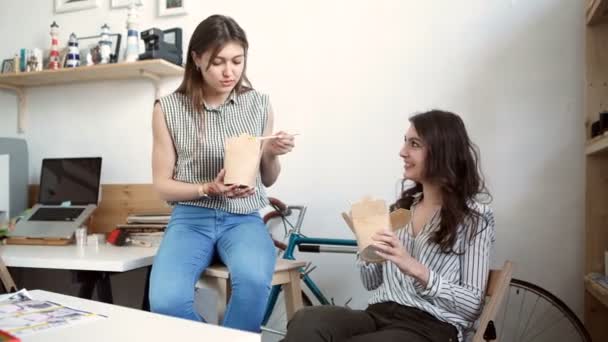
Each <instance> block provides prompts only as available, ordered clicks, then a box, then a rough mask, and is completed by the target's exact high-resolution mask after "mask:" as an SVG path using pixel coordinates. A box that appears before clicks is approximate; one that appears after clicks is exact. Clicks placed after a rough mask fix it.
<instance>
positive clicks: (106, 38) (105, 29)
mask: <svg viewBox="0 0 608 342" xmlns="http://www.w3.org/2000/svg"><path fill="white" fill-rule="evenodd" d="M99 53H100V54H101V61H100V62H99V64H108V63H110V58H111V57H112V56H111V55H112V41H111V40H110V26H108V24H103V26H102V27H101V40H100V41H99ZM93 60H95V58H93Z"/></svg>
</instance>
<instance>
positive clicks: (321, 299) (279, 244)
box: [262, 198, 357, 335]
mask: <svg viewBox="0 0 608 342" xmlns="http://www.w3.org/2000/svg"><path fill="white" fill-rule="evenodd" d="M270 204H271V206H272V207H273V209H274V210H273V211H271V212H269V213H267V214H266V215H264V222H265V223H266V224H267V225H269V223H270V222H271V220H273V219H279V220H281V221H282V226H283V229H284V231H283V232H284V234H285V239H286V240H287V243H285V242H283V241H281V240H280V239H277V238H276V237H274V236H273V241H274V245H275V247H276V248H277V250H278V253H279V257H280V258H283V259H288V260H296V258H295V256H294V252H295V250H296V247H297V248H298V251H300V252H308V253H347V254H356V252H357V247H356V246H357V241H356V240H354V239H331V238H318V237H307V236H305V235H304V234H302V232H301V228H302V223H303V221H304V216H305V215H306V207H305V206H301V205H290V206H287V205H285V204H283V203H282V202H281V201H279V200H277V199H275V198H270ZM296 212H297V219H296V223H295V224H293V223H292V222H291V221H290V220H289V217H291V216H293V215H294V214H295V213H296ZM271 235H272V234H271ZM314 268H315V266H312V265H311V264H310V263H309V264H307V266H306V267H303V268H302V269H301V270H300V272H301V278H302V281H303V283H304V285H305V287H306V288H307V289H308V290H309V293H311V294H312V296H314V298H315V299H316V300H317V302H318V303H319V304H320V305H328V304H332V305H333V304H334V303H333V301H330V300H329V299H328V298H327V296H326V295H325V294H323V292H322V291H321V289H320V288H319V286H318V285H317V284H316V283H315V282H314V280H313V279H312V278H311V277H310V272H312V271H313V270H314ZM303 290H304V287H303ZM302 303H303V304H304V305H305V306H311V305H313V302H312V301H311V299H310V298H309V296H308V295H307V294H306V293H305V292H304V291H302ZM345 305H348V302H346V304H345ZM284 307H285V306H284V303H283V298H282V294H281V286H279V285H275V286H273V287H272V290H271V292H270V298H269V300H268V304H267V306H266V314H265V316H264V320H263V322H262V330H264V331H267V332H269V333H273V334H278V335H283V334H284V333H285V331H286V326H287V316H286V314H285V311H284Z"/></svg>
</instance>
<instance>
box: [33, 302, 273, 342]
mask: <svg viewBox="0 0 608 342" xmlns="http://www.w3.org/2000/svg"><path fill="white" fill-rule="evenodd" d="M29 292H30V294H31V295H32V297H34V299H40V300H50V301H53V302H56V303H58V304H61V305H64V306H68V307H71V308H74V309H80V310H84V311H89V312H94V313H97V314H102V315H105V316H108V317H107V318H103V319H98V320H94V321H90V322H80V323H77V324H75V325H73V326H69V327H57V328H53V329H52V330H51V329H49V330H48V331H40V332H36V333H32V334H31V335H26V336H23V338H22V341H24V342H38V341H61V342H72V341H73V342H82V341H86V342H96V341H100V342H101V341H103V342H107V341H210V342H213V341H231V342H260V341H261V335H259V334H254V333H250V332H245V331H240V330H233V329H227V328H223V327H220V326H216V325H211V324H206V323H200V322H194V321H189V320H185V319H180V318H174V317H169V316H163V315H159V314H154V313H150V312H145V311H141V310H135V309H130V308H125V307H121V306H117V305H110V304H105V303H100V302H95V301H91V300H86V299H81V298H77V297H72V296H66V295H61V294H57V293H53V292H48V291H42V290H33V291H29Z"/></svg>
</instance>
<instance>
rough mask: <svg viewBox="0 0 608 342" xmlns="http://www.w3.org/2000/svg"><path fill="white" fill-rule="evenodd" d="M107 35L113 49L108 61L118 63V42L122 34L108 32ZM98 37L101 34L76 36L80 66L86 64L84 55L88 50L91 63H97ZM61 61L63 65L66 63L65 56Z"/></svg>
mask: <svg viewBox="0 0 608 342" xmlns="http://www.w3.org/2000/svg"><path fill="white" fill-rule="evenodd" d="M108 36H109V38H110V40H111V41H112V49H113V53H112V54H111V55H110V63H118V59H119V58H120V43H121V41H122V34H120V33H110V34H109V35H108ZM100 39H101V35H95V36H88V37H78V44H79V49H80V51H79V52H80V66H86V65H87V60H86V56H87V54H88V53H89V52H90V53H91V54H92V57H93V64H98V59H99V58H100V56H99V45H98V43H99V40H100ZM66 52H67V51H66ZM62 63H63V64H62V65H63V66H64V67H65V65H66V63H67V61H66V60H65V58H64V60H63V61H62Z"/></svg>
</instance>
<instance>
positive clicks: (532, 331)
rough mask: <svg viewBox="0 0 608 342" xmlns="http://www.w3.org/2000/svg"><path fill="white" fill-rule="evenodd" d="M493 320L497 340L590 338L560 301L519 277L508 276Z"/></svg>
mask: <svg viewBox="0 0 608 342" xmlns="http://www.w3.org/2000/svg"><path fill="white" fill-rule="evenodd" d="M494 324H495V325H496V331H497V335H498V336H497V337H498V340H499V341H506V342H520V341H522V342H523V341H538V342H544V341H564V342H577V341H584V342H590V341H591V338H590V337H589V333H588V332H587V330H586V329H585V327H584V326H583V324H582V323H581V321H580V320H579V319H578V317H577V316H576V315H575V314H574V312H573V311H572V310H571V309H570V308H569V307H568V306H567V305H566V304H565V303H564V302H563V301H561V300H560V299H559V298H557V297H556V296H555V295H553V294H552V293H551V292H549V291H547V290H545V289H543V288H541V287H540V286H537V285H534V284H532V283H529V282H527V281H524V280H519V279H511V284H510V285H509V291H508V293H507V295H506V298H505V300H504V302H503V305H502V309H501V310H500V311H499V312H498V314H497V315H496V320H495V321H494Z"/></svg>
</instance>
